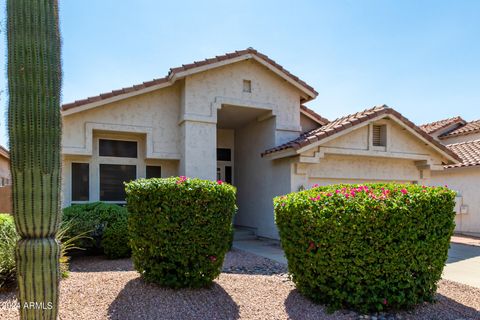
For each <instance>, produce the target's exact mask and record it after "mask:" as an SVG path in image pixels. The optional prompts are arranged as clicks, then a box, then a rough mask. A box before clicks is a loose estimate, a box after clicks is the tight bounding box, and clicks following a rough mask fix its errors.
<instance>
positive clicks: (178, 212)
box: [126, 177, 236, 288]
mask: <svg viewBox="0 0 480 320" xmlns="http://www.w3.org/2000/svg"><path fill="white" fill-rule="evenodd" d="M126 192H127V208H128V210H129V212H130V216H129V224H128V227H129V234H130V237H131V240H130V245H131V247H132V258H133V262H134V265H135V268H136V269H137V271H139V272H140V273H141V274H142V276H143V277H144V279H145V280H146V281H149V282H155V283H158V284H160V285H163V286H167V287H174V288H178V287H204V286H208V285H210V284H211V283H212V281H213V279H215V278H216V277H217V276H218V275H219V274H220V271H221V267H222V264H223V259H224V257H225V254H226V252H227V251H228V250H229V246H230V238H231V230H232V219H233V215H234V214H235V210H236V206H235V192H236V190H235V188H234V187H233V186H231V185H228V184H225V183H222V182H221V181H219V182H215V181H207V180H199V179H187V178H185V177H180V178H167V179H148V180H146V179H139V180H136V181H133V182H130V183H127V184H126Z"/></svg>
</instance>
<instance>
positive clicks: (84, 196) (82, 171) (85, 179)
mask: <svg viewBox="0 0 480 320" xmlns="http://www.w3.org/2000/svg"><path fill="white" fill-rule="evenodd" d="M89 171H90V170H89V166H88V163H72V201H88V200H89V189H90V188H89Z"/></svg>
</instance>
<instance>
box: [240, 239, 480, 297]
mask: <svg viewBox="0 0 480 320" xmlns="http://www.w3.org/2000/svg"><path fill="white" fill-rule="evenodd" d="M233 247H234V248H237V249H240V250H244V251H247V252H251V253H253V254H256V255H259V256H262V257H265V258H269V259H271V260H274V261H277V262H280V263H284V264H287V259H286V258H285V255H284V253H283V250H282V249H281V248H280V246H279V244H278V242H277V241H272V240H239V241H234V242H233ZM442 277H443V278H444V279H447V280H451V281H455V282H459V283H463V284H466V285H469V286H472V287H477V288H480V246H474V245H466V244H460V243H453V242H452V243H451V246H450V250H449V252H448V260H447V265H446V266H445V268H444V270H443V275H442Z"/></svg>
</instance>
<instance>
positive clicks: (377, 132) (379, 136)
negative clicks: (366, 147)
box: [372, 124, 387, 147]
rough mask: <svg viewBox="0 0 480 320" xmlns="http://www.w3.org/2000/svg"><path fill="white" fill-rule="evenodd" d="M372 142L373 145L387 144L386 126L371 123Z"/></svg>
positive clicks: (382, 145) (383, 145)
mask: <svg viewBox="0 0 480 320" xmlns="http://www.w3.org/2000/svg"><path fill="white" fill-rule="evenodd" d="M372 144H373V146H375V147H385V146H386V145H387V126H386V125H376V124H374V125H373V139H372Z"/></svg>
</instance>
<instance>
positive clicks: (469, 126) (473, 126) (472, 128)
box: [439, 120, 480, 139]
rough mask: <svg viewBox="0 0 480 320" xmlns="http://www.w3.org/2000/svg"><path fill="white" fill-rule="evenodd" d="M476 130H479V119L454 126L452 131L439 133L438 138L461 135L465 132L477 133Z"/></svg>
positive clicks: (465, 133)
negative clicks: (457, 126)
mask: <svg viewBox="0 0 480 320" xmlns="http://www.w3.org/2000/svg"><path fill="white" fill-rule="evenodd" d="M477 132H480V120H475V121H470V122H467V123H466V124H465V125H463V126H461V127H459V128H456V129H454V130H452V131H449V132H446V133H444V134H442V135H440V136H439V138H440V139H445V138H450V137H456V136H462V135H467V134H471V133H477Z"/></svg>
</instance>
